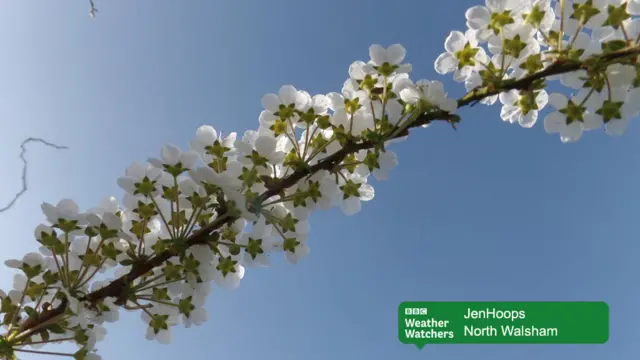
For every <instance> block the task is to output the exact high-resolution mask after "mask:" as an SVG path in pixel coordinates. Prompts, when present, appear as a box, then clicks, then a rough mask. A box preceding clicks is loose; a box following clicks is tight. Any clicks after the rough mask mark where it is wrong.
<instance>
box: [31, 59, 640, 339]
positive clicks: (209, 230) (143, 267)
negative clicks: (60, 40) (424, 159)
mask: <svg viewBox="0 0 640 360" xmlns="http://www.w3.org/2000/svg"><path fill="white" fill-rule="evenodd" d="M639 54H640V46H635V47H630V48H626V49H622V50H620V51H616V52H612V53H608V54H605V55H600V56H596V57H594V58H592V59H595V60H598V61H603V62H604V63H616V62H622V61H623V60H624V59H625V58H628V57H635V56H637V55H639ZM585 63H587V61H585V62H580V61H557V62H555V63H553V64H552V65H550V66H549V67H547V68H546V69H544V70H542V71H540V72H537V73H535V74H532V75H529V76H526V77H524V78H522V79H519V80H515V81H510V82H509V81H507V82H505V83H504V84H501V85H500V86H497V87H495V88H491V89H490V88H479V89H475V90H472V91H470V92H469V93H467V94H466V95H465V96H463V97H462V98H460V99H458V107H464V106H467V105H470V104H473V103H476V102H478V101H481V100H482V99H485V98H487V97H490V96H494V95H498V94H500V93H502V92H505V91H509V90H515V89H517V90H525V89H528V88H530V87H531V85H532V84H533V83H534V82H535V81H537V80H540V79H544V78H546V77H549V76H552V75H559V74H564V73H569V72H573V71H577V70H581V69H585ZM437 120H442V121H447V122H457V121H458V120H459V117H458V116H457V115H455V114H449V113H447V112H445V111H434V112H429V113H426V114H423V115H422V116H420V117H418V119H417V120H416V121H414V122H413V123H412V124H411V125H410V126H409V128H415V127H418V126H421V125H426V124H429V123H431V122H432V121H437ZM406 135H408V129H407V130H406V131H404V132H402V133H400V134H398V135H396V136H395V137H396V138H399V137H403V136H406ZM375 146H376V143H374V142H372V141H362V142H353V141H348V142H347V143H346V144H345V145H344V146H343V147H342V149H340V150H339V151H337V152H335V153H334V154H332V155H330V156H328V157H326V158H324V159H323V160H322V161H320V162H318V163H317V164H315V165H313V166H310V167H308V168H306V169H301V170H296V171H295V172H294V173H292V174H291V175H289V176H287V177H285V178H282V179H279V180H276V181H275V182H274V185H272V186H271V188H269V189H268V190H267V191H265V192H264V193H263V194H261V195H260V196H259V197H258V199H259V200H260V201H264V200H266V199H268V198H270V197H272V196H274V195H277V194H279V193H281V192H282V191H283V190H285V189H287V188H289V187H291V186H293V185H295V184H296V183H297V182H298V181H300V180H301V179H303V178H304V177H306V176H309V175H311V174H314V173H316V172H318V171H320V170H330V169H332V168H333V167H334V166H336V165H337V164H339V163H340V162H341V161H343V160H344V159H345V158H346V157H347V155H349V154H351V153H354V152H357V151H360V150H364V149H370V148H373V147H375ZM235 220H237V218H236V217H232V216H229V215H228V214H221V215H220V216H219V217H218V218H217V219H216V220H215V221H213V222H212V223H210V224H209V225H207V226H205V227H203V228H202V229H200V230H198V231H197V232H195V233H194V234H192V235H191V236H190V237H189V238H188V239H187V245H188V246H189V247H190V246H193V245H197V244H206V243H207V241H208V239H209V237H210V236H211V235H212V234H214V233H215V232H216V231H217V230H219V229H220V228H221V227H222V226H224V225H225V224H228V223H231V222H233V221H235ZM176 255H177V253H176V252H175V251H173V250H167V251H164V252H162V253H160V254H157V255H156V256H154V257H153V258H151V259H150V260H148V261H145V262H143V263H140V264H137V265H135V266H133V267H132V269H131V271H130V272H129V273H128V274H126V275H123V276H121V277H120V278H118V279H116V280H114V281H113V282H111V283H110V284H109V285H107V286H106V287H104V288H102V289H99V290H96V291H94V292H92V293H90V294H88V295H86V296H85V297H84V298H81V299H80V300H82V301H88V302H90V303H93V304H95V303H96V302H98V301H100V300H102V299H104V298H106V297H115V298H119V297H120V296H122V294H123V291H124V290H125V288H126V286H127V284H128V282H131V281H133V280H135V279H137V278H139V277H141V276H142V275H144V274H145V273H147V272H149V271H151V270H152V269H154V268H155V267H158V266H161V265H162V264H163V263H164V262H166V261H167V260H169V259H170V258H171V257H173V256H176ZM66 306H67V303H66V302H63V303H62V304H60V305H59V306H58V307H56V308H55V309H51V310H45V311H43V313H42V314H41V315H40V316H39V318H38V319H36V320H34V321H31V320H28V321H27V322H26V323H25V324H24V325H23V326H22V329H23V330H26V329H29V328H33V327H36V326H37V325H38V323H42V322H43V321H46V319H51V318H53V317H55V316H57V315H60V314H63V313H64V312H65V310H66ZM30 321H31V322H30Z"/></svg>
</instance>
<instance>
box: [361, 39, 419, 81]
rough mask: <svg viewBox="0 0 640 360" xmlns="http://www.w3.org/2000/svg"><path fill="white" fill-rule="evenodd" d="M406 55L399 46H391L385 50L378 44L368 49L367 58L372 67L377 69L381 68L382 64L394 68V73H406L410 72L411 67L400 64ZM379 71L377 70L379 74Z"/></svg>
mask: <svg viewBox="0 0 640 360" xmlns="http://www.w3.org/2000/svg"><path fill="white" fill-rule="evenodd" d="M406 54H407V52H406V50H405V49H404V47H403V46H402V45H400V44H393V45H391V46H389V47H388V48H386V49H385V48H383V47H382V46H380V45H378V44H374V45H371V46H370V47H369V56H370V57H371V62H372V63H373V65H374V66H377V67H383V65H384V64H388V65H391V66H394V67H395V68H394V72H395V73H407V72H410V71H411V65H409V64H402V61H403V60H404V57H405V56H406ZM381 70H382V69H381V68H379V69H378V72H379V73H380V71H381ZM381 74H382V73H381ZM383 75H384V74H383ZM386 75H387V76H388V75H391V73H387V74H386Z"/></svg>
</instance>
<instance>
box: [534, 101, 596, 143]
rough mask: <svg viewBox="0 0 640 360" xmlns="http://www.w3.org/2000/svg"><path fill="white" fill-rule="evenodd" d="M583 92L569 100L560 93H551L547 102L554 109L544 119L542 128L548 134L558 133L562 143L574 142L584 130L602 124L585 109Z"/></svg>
mask: <svg viewBox="0 0 640 360" xmlns="http://www.w3.org/2000/svg"><path fill="white" fill-rule="evenodd" d="M583 100H584V95H583V93H580V94H578V96H574V97H573V98H572V99H571V100H569V99H567V97H566V96H564V95H563V94H560V93H553V94H551V96H550V97H549V103H551V105H552V106H553V107H555V108H556V111H555V112H553V113H551V114H549V115H547V117H546V118H545V119H544V129H545V131H546V132H547V133H549V134H560V140H561V141H562V142H563V143H568V142H576V141H578V140H579V139H580V138H581V137H582V133H583V131H584V130H592V129H597V128H599V127H601V126H602V122H601V119H600V118H599V117H598V116H595V115H594V114H593V113H592V112H590V111H587V109H586V107H585V106H584V105H581V104H582V102H583Z"/></svg>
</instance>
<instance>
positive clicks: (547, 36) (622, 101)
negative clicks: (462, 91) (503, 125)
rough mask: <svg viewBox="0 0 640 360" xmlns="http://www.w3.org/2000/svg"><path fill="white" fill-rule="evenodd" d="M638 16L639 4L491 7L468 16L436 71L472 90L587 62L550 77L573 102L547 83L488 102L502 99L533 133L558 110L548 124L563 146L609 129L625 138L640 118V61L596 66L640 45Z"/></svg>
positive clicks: (514, 2)
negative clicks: (601, 56) (632, 121)
mask: <svg viewBox="0 0 640 360" xmlns="http://www.w3.org/2000/svg"><path fill="white" fill-rule="evenodd" d="M633 15H640V2H638V1H637V0H632V1H623V0H565V1H551V0H486V4H485V6H474V7H472V8H470V9H468V10H467V12H466V14H465V17H466V20H467V27H468V29H467V30H466V31H465V32H464V33H463V32H460V31H452V32H451V33H450V35H449V36H448V37H447V39H446V41H445V50H446V52H445V53H443V54H441V55H440V56H439V57H438V58H437V60H436V61H435V69H436V71H437V72H438V73H440V74H446V73H453V78H454V80H455V81H457V82H464V84H465V87H466V88H467V90H472V89H475V88H477V87H491V86H497V87H500V85H501V84H505V83H506V82H508V81H514V80H518V79H522V78H524V77H527V76H529V75H531V74H534V73H536V72H539V71H541V70H543V69H545V68H546V67H548V66H549V65H550V64H551V63H553V62H556V61H565V62H572V61H573V62H580V61H582V62H586V63H587V65H588V66H585V67H584V68H583V69H582V70H579V71H574V72H569V73H565V74H561V75H557V76H551V77H547V79H549V80H553V79H557V80H560V83H561V84H562V85H564V86H565V87H567V88H569V89H570V91H571V92H573V94H571V96H570V97H569V98H568V97H567V96H565V95H563V94H561V93H554V94H551V95H549V94H548V93H547V92H546V91H545V87H546V85H547V84H546V82H545V81H544V80H542V81H539V82H536V83H534V84H532V86H531V87H530V88H528V89H516V90H511V91H507V92H503V93H501V94H500V95H494V96H490V97H487V98H484V99H483V100H482V101H481V103H484V104H489V105H490V104H494V103H495V102H496V101H498V100H499V101H500V102H501V103H502V111H501V114H500V115H501V117H502V119H503V120H504V121H506V122H509V123H512V124H514V123H518V124H520V125H521V126H522V127H525V128H530V127H532V126H533V125H534V124H535V123H536V121H537V119H538V114H539V112H540V111H541V110H542V109H543V108H544V107H545V106H546V105H547V104H551V106H552V107H553V110H554V111H552V112H551V113H550V114H549V115H548V116H546V118H545V119H544V128H545V130H546V131H547V132H548V133H557V134H559V135H560V138H561V140H562V141H563V142H575V141H577V140H579V139H580V137H581V136H582V134H583V131H588V130H594V129H600V128H602V127H603V126H604V128H605V130H606V132H607V133H608V134H610V135H621V134H622V133H624V132H625V130H626V129H627V126H628V122H629V120H630V119H632V118H633V117H634V116H636V115H637V114H638V112H640V101H638V100H640V92H639V91H640V90H638V87H639V86H640V78H639V77H638V75H637V74H638V72H637V71H636V70H637V67H638V65H637V61H636V56H630V57H628V59H627V61H625V62H616V63H614V64H606V63H605V64H602V63H598V62H595V61H594V62H592V63H589V62H588V60H589V58H590V57H592V56H594V55H598V54H607V53H611V52H614V51H616V50H620V49H624V48H627V47H629V46H635V45H637V43H638V40H639V39H640V20H639V19H637V18H634V17H633ZM636 55H637V54H636Z"/></svg>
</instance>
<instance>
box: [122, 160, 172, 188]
mask: <svg viewBox="0 0 640 360" xmlns="http://www.w3.org/2000/svg"><path fill="white" fill-rule="evenodd" d="M161 176H162V170H160V169H158V168H157V167H155V166H153V165H151V164H147V165H146V166H145V165H142V164H140V163H137V162H136V163H133V164H131V165H130V166H129V167H128V168H127V171H126V172H125V177H121V178H119V179H118V185H120V187H121V188H122V189H123V190H125V191H126V192H127V193H129V194H131V195H138V194H137V193H136V187H137V185H138V184H140V183H142V182H143V180H145V179H146V180H147V181H150V182H155V181H158V179H159V178H160V177H161ZM158 191H159V190H158V188H157V186H156V187H154V189H153V191H152V193H151V194H152V195H155V194H157V193H158Z"/></svg>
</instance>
